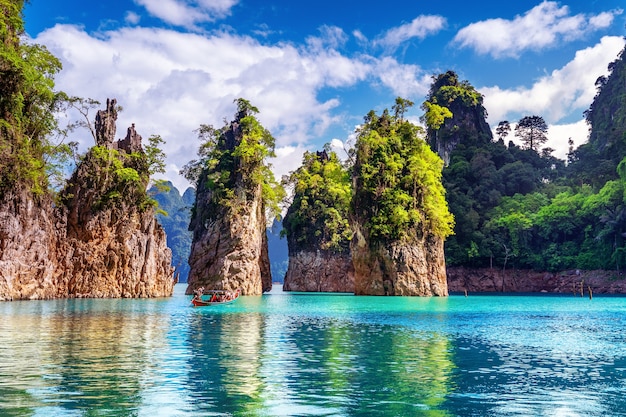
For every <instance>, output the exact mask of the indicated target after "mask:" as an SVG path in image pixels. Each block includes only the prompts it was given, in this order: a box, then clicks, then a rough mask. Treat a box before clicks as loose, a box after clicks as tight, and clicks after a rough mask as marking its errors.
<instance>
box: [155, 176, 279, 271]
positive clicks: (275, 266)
mask: <svg viewBox="0 0 626 417" xmlns="http://www.w3.org/2000/svg"><path fill="white" fill-rule="evenodd" d="M165 186H166V187H165V188H157V187H152V188H151V189H150V194H151V195H152V197H153V198H154V199H155V200H156V201H157V202H158V203H159V208H160V209H161V210H163V211H165V212H166V213H167V215H164V214H157V215H156V217H157V220H158V221H159V223H160V224H161V225H162V226H163V228H164V229H165V233H166V234H167V246H168V247H169V248H170V249H171V250H172V263H173V265H174V267H175V268H176V273H178V274H179V281H180V282H187V276H188V275H189V263H188V260H189V253H190V251H191V240H192V232H190V231H189V230H188V228H189V219H190V218H191V207H192V206H193V203H194V201H195V198H196V190H195V189H194V188H192V187H189V188H187V189H186V190H185V192H184V193H183V195H182V196H181V195H180V191H179V190H178V189H177V188H176V187H174V185H173V184H172V183H171V182H169V181H168V182H166V183H165ZM282 228H283V226H282V223H281V222H280V221H278V220H274V223H273V224H272V226H271V227H269V228H267V242H268V250H269V256H270V268H271V271H272V280H273V281H274V282H280V283H282V282H283V279H284V277H285V273H286V272H287V265H288V264H289V255H288V252H287V240H286V239H285V238H281V237H280V231H281V230H282Z"/></svg>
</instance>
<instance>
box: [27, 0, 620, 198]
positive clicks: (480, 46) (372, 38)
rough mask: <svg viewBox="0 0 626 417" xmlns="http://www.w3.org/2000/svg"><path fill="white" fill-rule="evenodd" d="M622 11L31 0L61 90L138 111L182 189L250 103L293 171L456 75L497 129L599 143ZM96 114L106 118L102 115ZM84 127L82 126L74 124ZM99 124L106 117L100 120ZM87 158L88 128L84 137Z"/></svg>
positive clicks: (554, 5)
mask: <svg viewBox="0 0 626 417" xmlns="http://www.w3.org/2000/svg"><path fill="white" fill-rule="evenodd" d="M623 7H624V4H623V0H596V1H593V0H592V1H589V0H584V1H583V0H577V1H569V2H556V1H543V2H542V1H526V0H517V1H514V2H505V1H501V0H500V1H481V2H471V1H467V0H466V1H457V0H449V1H446V2H435V1H422V0H413V1H406V0H404V1H399V0H387V1H385V2H374V1H370V0H361V1H342V0H335V1H330V0H318V1H315V2H296V1H286V0H266V1H261V0H112V1H108V2H85V1H75V0H59V1H55V2H51V1H48V0H31V2H30V4H28V5H27V6H26V9H25V16H24V17H25V20H26V30H27V34H28V36H30V37H31V38H33V40H34V42H37V43H40V44H44V45H46V46H47V47H48V48H49V49H50V50H51V51H52V52H53V53H54V54H55V55H56V56H57V57H59V58H60V59H61V61H62V62H63V65H64V70H63V71H62V73H61V74H59V76H58V77H57V88H59V89H61V90H63V91H66V92H67V93H68V94H71V95H77V96H82V97H90V98H94V99H97V100H99V101H101V102H103V103H104V102H105V101H106V98H107V97H115V98H117V100H118V103H119V104H121V105H122V106H123V107H124V111H123V112H122V113H121V114H120V117H119V119H118V136H119V137H122V136H124V134H125V131H126V128H127V127H128V126H130V124H131V123H136V126H137V131H138V132H139V133H140V134H141V135H142V136H143V137H144V138H147V137H148V136H150V135H151V134H160V135H161V136H162V137H163V138H164V139H165V140H166V142H167V143H166V145H165V146H164V150H165V152H166V153H167V155H168V159H167V163H168V172H167V174H166V175H165V178H167V179H170V180H172V181H173V182H174V184H176V185H177V186H178V187H179V188H185V187H186V186H187V185H188V184H187V183H186V182H185V180H184V179H183V178H181V177H180V176H179V175H178V171H179V170H180V168H181V167H182V166H183V165H184V164H185V163H187V162H188V161H189V160H191V159H193V158H194V157H195V153H196V149H197V146H198V142H197V139H196V135H195V134H194V132H193V131H194V129H196V128H197V127H198V126H199V125H200V124H201V123H209V124H213V125H215V126H221V125H222V124H223V119H224V118H227V119H228V120H230V119H231V118H232V116H233V114H234V104H233V100H234V99H236V98H238V97H244V98H246V99H248V100H250V101H251V102H252V104H254V105H255V106H257V107H258V108H259V110H260V114H259V119H260V120H261V122H262V123H263V124H264V125H265V126H266V127H267V128H268V129H270V131H271V132H272V133H273V135H274V136H275V138H276V144H277V154H278V157H277V158H276V159H275V160H273V161H272V163H273V165H274V170H275V173H276V174H277V175H278V176H280V175H283V174H286V173H288V172H289V171H291V170H293V169H295V168H297V167H298V166H299V165H300V162H301V155H302V152H304V151H305V150H316V149H319V148H321V147H322V146H323V144H324V143H327V142H331V141H332V142H333V143H337V144H339V143H340V142H345V141H346V140H349V138H350V137H351V135H352V133H353V131H354V128H355V126H356V125H358V124H359V123H360V122H361V121H362V120H363V116H364V115H365V114H366V113H367V112H368V111H369V110H370V109H374V110H377V111H381V110H382V109H384V108H385V107H391V105H392V104H393V102H394V98H395V97H397V96H402V97H405V98H408V99H411V100H413V101H414V102H415V103H416V107H415V108H414V109H413V111H412V112H411V115H410V116H411V117H412V118H413V119H414V120H415V121H416V122H417V121H418V119H419V116H420V115H421V113H422V112H421V110H420V109H419V104H421V103H422V102H423V100H424V97H425V94H426V93H427V91H428V88H429V87H430V82H431V77H432V76H433V75H434V74H438V73H441V72H445V71H447V70H449V69H451V70H454V71H456V72H457V73H458V74H459V76H460V78H461V79H466V80H468V81H469V82H470V83H471V84H472V85H473V86H474V87H476V88H477V89H478V90H479V91H480V92H481V93H483V95H484V96H485V102H484V104H485V107H486V109H487V112H488V113H489V118H488V122H489V123H490V124H491V125H492V127H493V126H495V125H497V123H498V122H499V121H501V120H509V121H511V122H515V121H516V120H519V119H520V118H521V117H523V116H526V115H535V114H536V115H540V116H542V117H544V119H545V120H546V121H547V122H548V124H549V126H550V130H549V132H548V137H549V139H550V140H549V142H548V144H547V146H550V147H552V148H554V149H556V152H555V155H556V156H559V157H562V158H564V157H565V153H566V151H567V140H568V138H570V137H571V138H573V139H574V142H575V144H576V146H578V145H580V144H582V143H583V142H584V141H585V140H586V137H587V126H586V125H585V124H584V122H583V120H582V119H583V116H582V113H583V111H584V110H586V109H587V108H588V107H589V105H590V104H591V101H592V100H593V96H594V94H595V91H596V90H595V86H594V83H595V80H596V79H597V78H598V77H599V76H600V75H605V74H606V73H607V69H606V68H607V65H608V64H609V63H610V62H612V61H614V60H615V59H616V58H617V55H618V53H619V51H621V49H622V48H623V47H624V43H625V41H624V35H626V30H625V24H626V13H625V12H624V10H623ZM94 113H95V112H94ZM69 116H70V117H72V115H69ZM92 117H93V116H92ZM73 139H74V140H79V141H80V143H81V148H82V149H86V148H87V147H88V146H91V145H92V144H93V143H92V142H93V140H92V139H91V138H90V136H89V133H88V132H77V133H76V136H75V137H74V138H73Z"/></svg>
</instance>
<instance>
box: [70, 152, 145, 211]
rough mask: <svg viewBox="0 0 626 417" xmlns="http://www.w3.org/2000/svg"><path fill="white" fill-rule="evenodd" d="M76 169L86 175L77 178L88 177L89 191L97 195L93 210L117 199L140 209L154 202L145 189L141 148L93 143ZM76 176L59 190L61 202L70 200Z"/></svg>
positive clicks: (116, 201) (143, 158)
mask: <svg viewBox="0 0 626 417" xmlns="http://www.w3.org/2000/svg"><path fill="white" fill-rule="evenodd" d="M79 172H83V174H82V175H84V176H86V178H84V177H81V179H80V181H87V184H88V187H89V190H90V192H93V193H94V194H95V195H96V198H95V200H94V201H93V205H92V209H93V210H102V209H106V208H109V207H112V206H114V205H116V204H118V203H119V202H125V203H127V204H133V205H136V206H137V207H139V208H140V209H141V210H144V209H146V208H148V207H154V206H156V205H157V203H156V201H155V200H153V199H152V198H150V196H149V195H148V193H147V191H146V187H147V185H148V181H149V179H150V166H149V163H148V160H147V157H146V155H145V154H144V153H143V152H137V153H131V154H126V152H120V151H117V150H115V149H110V148H107V147H105V146H94V147H93V148H91V149H90V150H89V151H88V152H87V154H86V155H85V156H84V157H83V159H82V161H81V163H80V167H79ZM77 174H78V172H77V173H75V176H76V175H77ZM75 180H76V178H75V177H73V178H72V180H71V181H70V182H69V184H68V186H67V187H66V189H65V190H64V191H63V192H62V193H61V196H60V201H61V202H63V203H65V204H69V203H70V202H71V200H72V198H73V197H74V195H73V194H72V190H73V188H74V187H75V186H76V184H74V182H75Z"/></svg>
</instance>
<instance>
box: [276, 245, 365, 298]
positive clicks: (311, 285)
mask: <svg viewBox="0 0 626 417" xmlns="http://www.w3.org/2000/svg"><path fill="white" fill-rule="evenodd" d="M283 290H284V291H304V292H350V293H353V292H354V268H353V266H352V257H351V256H350V253H332V252H329V251H300V252H296V253H294V254H290V255H289V267H288V268H287V273H286V275H285V283H284V284H283Z"/></svg>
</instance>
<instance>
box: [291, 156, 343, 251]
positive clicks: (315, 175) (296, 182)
mask: <svg viewBox="0 0 626 417" xmlns="http://www.w3.org/2000/svg"><path fill="white" fill-rule="evenodd" d="M283 183H284V185H285V186H290V187H292V189H293V201H292V203H291V205H290V206H289V209H288V210H287V214H286V216H285V219H284V220H283V226H284V231H285V234H286V235H287V239H288V240H289V242H290V248H292V250H293V248H297V249H308V250H315V249H322V250H329V251H333V252H347V251H348V250H349V242H350V239H351V236H352V230H351V228H350V223H349V213H350V201H351V199H352V187H351V183H350V175H349V173H348V171H347V170H346V169H345V168H344V167H343V166H342V164H341V161H339V158H338V157H337V154H336V153H335V152H332V151H331V152H328V151H326V150H324V151H321V152H316V153H312V152H305V153H304V156H303V158H302V166H301V167H300V168H298V169H297V170H295V171H294V172H292V173H291V174H290V175H289V177H287V178H285V179H284V180H283Z"/></svg>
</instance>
